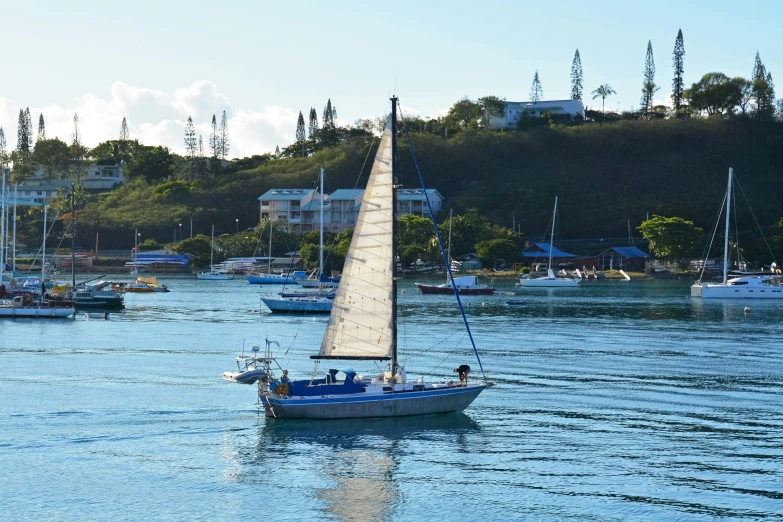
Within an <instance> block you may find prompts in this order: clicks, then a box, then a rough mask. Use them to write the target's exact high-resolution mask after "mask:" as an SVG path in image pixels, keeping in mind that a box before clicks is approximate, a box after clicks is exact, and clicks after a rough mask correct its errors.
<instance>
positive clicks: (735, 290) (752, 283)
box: [691, 276, 783, 299]
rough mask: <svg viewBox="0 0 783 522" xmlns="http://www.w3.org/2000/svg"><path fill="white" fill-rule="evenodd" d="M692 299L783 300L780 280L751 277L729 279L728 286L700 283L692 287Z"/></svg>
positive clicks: (767, 277)
mask: <svg viewBox="0 0 783 522" xmlns="http://www.w3.org/2000/svg"><path fill="white" fill-rule="evenodd" d="M691 297H701V298H702V299H783V284H781V281H780V279H779V278H775V277H770V276H751V277H738V278H736V279H729V280H728V282H727V283H726V284H720V283H714V284H713V283H698V284H694V285H693V286H691Z"/></svg>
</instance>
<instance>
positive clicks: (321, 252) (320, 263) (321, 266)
mask: <svg viewBox="0 0 783 522" xmlns="http://www.w3.org/2000/svg"><path fill="white" fill-rule="evenodd" d="M320 221H321V240H320V248H319V250H318V252H319V255H318V280H319V281H320V280H321V275H322V274H323V273H324V169H323V168H321V219H320Z"/></svg>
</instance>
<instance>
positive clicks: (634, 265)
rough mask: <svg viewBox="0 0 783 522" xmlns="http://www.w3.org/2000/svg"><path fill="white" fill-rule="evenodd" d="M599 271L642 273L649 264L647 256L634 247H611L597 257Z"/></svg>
mask: <svg viewBox="0 0 783 522" xmlns="http://www.w3.org/2000/svg"><path fill="white" fill-rule="evenodd" d="M597 259H598V266H599V268H600V269H601V270H626V271H632V272H644V271H645V270H646V269H647V264H648V263H649V262H650V256H649V254H647V253H645V252H644V251H643V250H640V249H639V248H637V247H635V246H622V247H612V248H609V249H607V250H604V251H603V252H601V253H600V254H599V255H598V258H597Z"/></svg>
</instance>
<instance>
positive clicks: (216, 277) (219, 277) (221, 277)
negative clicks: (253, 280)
mask: <svg viewBox="0 0 783 522" xmlns="http://www.w3.org/2000/svg"><path fill="white" fill-rule="evenodd" d="M211 244H212V247H211V248H210V249H209V272H201V273H199V274H198V276H197V277H198V278H199V279H205V280H208V281H229V280H231V279H234V274H224V273H221V272H218V271H216V270H215V225H214V224H213V225H212V243H211Z"/></svg>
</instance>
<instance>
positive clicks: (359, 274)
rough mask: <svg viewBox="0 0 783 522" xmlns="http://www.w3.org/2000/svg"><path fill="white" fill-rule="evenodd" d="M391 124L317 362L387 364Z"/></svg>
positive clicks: (377, 158)
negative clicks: (349, 360)
mask: <svg viewBox="0 0 783 522" xmlns="http://www.w3.org/2000/svg"><path fill="white" fill-rule="evenodd" d="M391 142H392V130H391V118H389V119H388V120H387V122H386V128H385V129H384V131H383V137H382V138H381V143H380V145H379V146H378V152H377V154H376V155H375V161H374V162H373V166H372V171H371V172H370V178H369V180H368V181H367V189H366V190H365V192H364V198H363V200H362V204H361V208H360V209H359V216H358V218H357V222H356V228H355V230H354V234H353V238H352V239H351V246H350V248H349V249H348V254H347V255H346V257H345V266H344V268H343V275H342V279H341V280H340V286H339V287H338V289H337V294H336V296H335V299H334V305H333V306H332V313H331V316H330V317H329V325H328V327H327V328H326V334H325V335H324V339H323V341H322V343H321V350H320V352H319V354H318V355H317V356H314V357H315V358H336V359H340V358H342V359H363V358H364V359H387V358H389V357H390V355H391V351H392V343H393V339H392V336H393V328H392V321H393V315H392V307H393V295H392V292H393V290H392V289H393V274H394V259H393V244H392V241H393V226H394V208H393V196H394V193H393V191H394V181H393V176H392V143H391Z"/></svg>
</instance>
